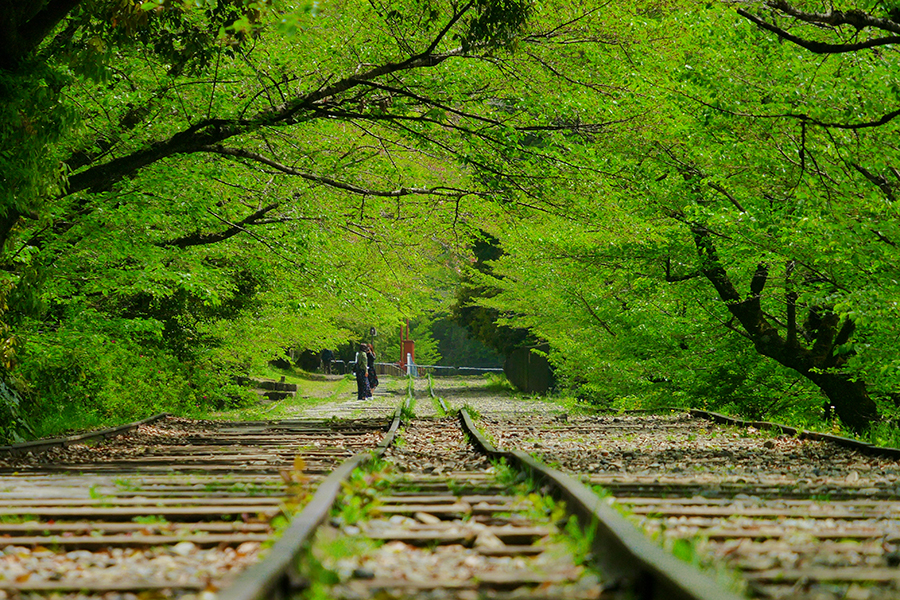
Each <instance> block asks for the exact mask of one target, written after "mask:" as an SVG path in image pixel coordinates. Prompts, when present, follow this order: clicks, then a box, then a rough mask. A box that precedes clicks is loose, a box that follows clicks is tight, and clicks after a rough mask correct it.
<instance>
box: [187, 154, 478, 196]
mask: <svg viewBox="0 0 900 600" xmlns="http://www.w3.org/2000/svg"><path fill="white" fill-rule="evenodd" d="M197 152H210V153H212V154H220V155H222V156H231V157H235V158H246V159H248V160H253V161H256V162H259V163H262V164H264V165H268V166H270V167H272V168H273V169H277V170H278V171H281V172H282V173H285V174H287V175H294V176H296V177H300V178H302V179H305V180H307V181H312V182H314V183H320V184H322V185H327V186H329V187H333V188H337V189H340V190H344V191H347V192H350V193H353V194H358V195H361V196H379V197H383V198H397V197H400V196H412V195H428V196H448V197H459V196H467V195H470V194H476V193H477V192H474V191H472V190H462V189H458V188H451V187H444V186H438V187H433V188H423V187H418V188H407V187H402V188H399V189H396V190H374V189H369V188H363V187H359V186H357V185H353V184H352V183H345V182H343V181H338V180H337V179H332V178H331V177H325V176H324V175H315V174H313V173H307V172H305V171H300V170H299V169H295V168H293V167H289V166H287V165H284V164H281V163H280V162H278V161H275V160H272V159H271V158H267V157H265V156H263V155H261V154H257V153H256V152H250V151H249V150H244V149H243V148H227V147H225V146H205V147H202V148H198V149H197Z"/></svg>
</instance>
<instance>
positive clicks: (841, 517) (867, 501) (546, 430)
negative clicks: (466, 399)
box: [481, 414, 900, 600]
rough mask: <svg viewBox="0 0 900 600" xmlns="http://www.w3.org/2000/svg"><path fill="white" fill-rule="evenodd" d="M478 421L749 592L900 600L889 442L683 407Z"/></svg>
mask: <svg viewBox="0 0 900 600" xmlns="http://www.w3.org/2000/svg"><path fill="white" fill-rule="evenodd" d="M481 424H482V425H483V426H484V427H485V428H486V430H487V431H488V432H489V433H490V434H491V435H492V436H494V438H495V439H498V440H500V441H499V445H501V446H503V445H515V446H517V447H520V448H523V449H525V450H527V451H529V452H533V453H535V454H536V455H537V456H539V457H540V458H541V460H544V461H546V462H552V463H554V464H557V465H559V466H560V468H561V469H562V470H564V471H567V472H570V473H573V474H577V475H578V476H579V477H580V478H581V479H582V480H583V481H585V482H588V483H591V484H593V485H596V486H602V488H603V490H605V493H607V494H609V495H610V498H609V500H608V501H609V503H610V504H611V505H612V506H615V507H617V508H619V509H620V510H622V511H623V512H624V513H626V514H628V515H630V518H631V519H632V521H633V522H635V523H636V524H637V525H638V526H640V527H641V528H642V529H644V531H645V532H647V533H648V534H649V535H650V536H653V537H656V538H658V539H660V540H662V541H663V542H664V544H665V546H666V547H667V548H669V549H671V550H673V551H674V552H676V553H679V554H681V555H683V556H685V557H687V558H689V559H691V560H694V561H695V562H699V563H703V564H707V565H708V564H710V563H713V562H717V563H724V564H725V565H727V566H728V567H730V568H733V569H735V571H736V572H738V573H740V577H741V578H742V579H743V581H744V582H745V585H746V588H747V593H748V595H750V596H751V597H757V598H792V599H794V598H796V599H810V600H812V599H813V598H815V599H817V600H830V599H837V598H850V599H853V600H866V599H869V600H876V599H886V598H898V597H900V569H898V565H900V463H898V462H897V459H896V458H895V456H894V455H895V454H896V453H895V452H893V451H890V450H888V451H885V452H884V454H885V456H878V455H877V454H878V453H879V452H881V451H879V450H876V449H872V448H871V447H867V446H866V445H865V444H860V445H858V446H856V447H852V444H849V443H848V442H847V440H842V439H840V438H836V439H831V440H829V439H827V438H828V436H821V437H822V439H818V440H816V439H800V437H802V436H800V435H797V434H798V433H799V432H793V433H794V435H784V434H783V433H782V432H780V431H775V432H765V431H761V430H759V429H758V428H755V427H734V426H731V425H728V424H716V423H714V422H711V421H709V420H708V419H704V418H692V417H691V416H690V415H686V414H673V415H670V416H662V417H660V416H655V417H651V416H647V417H638V416H601V417H581V416H571V415H565V417H563V416H562V415H556V416H544V417H541V416H536V417H535V418H532V419H530V421H529V422H528V423H527V424H523V423H522V422H521V421H520V420H510V419H506V418H503V417H499V418H491V417H490V416H488V417H487V418H486V419H485V420H483V421H482V422H481ZM778 433H782V434H781V435H778Z"/></svg>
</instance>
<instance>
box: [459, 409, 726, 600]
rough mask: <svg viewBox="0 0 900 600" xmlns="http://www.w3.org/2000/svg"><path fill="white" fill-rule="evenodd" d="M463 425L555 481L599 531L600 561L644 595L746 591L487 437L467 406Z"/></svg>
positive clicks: (675, 598) (704, 597) (708, 597)
mask: <svg viewBox="0 0 900 600" xmlns="http://www.w3.org/2000/svg"><path fill="white" fill-rule="evenodd" d="M459 416H460V420H461V422H462V426H463V430H464V431H465V432H466V433H467V435H469V436H470V439H471V440H472V442H473V443H474V444H475V445H476V446H478V447H480V448H481V449H482V450H483V451H484V452H485V453H486V454H488V455H489V456H490V457H492V458H498V459H500V458H502V459H506V460H507V461H508V462H509V463H511V464H512V466H514V467H515V468H519V469H520V470H525V471H528V472H530V473H531V474H532V476H534V477H536V478H537V479H540V480H542V481H544V482H546V483H548V484H550V485H551V486H552V488H553V489H554V490H555V491H556V493H557V494H558V495H560V496H561V497H562V498H563V499H564V500H565V501H566V505H567V507H568V510H569V511H571V512H573V513H574V514H575V515H576V516H577V517H578V518H579V520H580V522H581V525H582V527H583V528H584V529H585V530H586V531H592V532H593V539H592V546H593V550H594V554H595V557H596V559H597V561H598V566H599V567H600V570H601V572H604V573H605V574H606V575H607V576H609V577H611V578H617V577H618V578H621V577H623V576H624V578H625V579H626V581H623V582H622V583H624V584H625V585H626V586H627V587H629V588H631V589H632V590H633V591H634V592H635V595H636V597H638V598H641V599H642V600H650V599H654V600H738V599H739V598H741V596H738V595H736V594H735V593H733V592H731V591H728V590H726V589H724V588H722V587H721V586H719V585H718V584H717V583H716V582H715V581H713V580H712V579H711V578H709V577H707V576H706V575H703V574H702V573H700V572H698V571H697V570H695V569H693V568H692V567H690V566H688V565H687V564H685V563H683V562H681V561H679V560H678V559H676V558H675V557H674V556H672V555H670V554H668V553H667V552H665V551H664V550H663V549H662V548H660V547H659V546H658V545H656V544H655V543H653V542H652V541H650V540H649V539H647V537H646V536H645V535H644V534H643V533H641V532H639V531H638V530H637V529H636V528H635V527H634V526H633V525H632V524H631V523H629V522H628V521H627V520H626V519H625V518H624V517H622V516H621V515H620V514H619V513H617V512H616V511H615V510H614V509H613V508H612V507H610V506H608V505H607V504H606V503H605V502H603V500H602V499H601V498H599V497H598V496H597V495H596V494H594V493H593V492H592V491H591V490H590V489H588V488H587V487H586V486H585V485H583V484H582V483H580V482H579V481H577V480H575V479H573V478H572V477H570V476H568V475H566V474H565V473H562V472H561V471H558V470H556V469H553V468H551V467H548V466H547V465H545V464H543V463H541V462H539V461H537V460H535V459H534V458H532V457H531V456H529V455H528V454H526V453H524V452H522V451H519V450H512V451H501V450H498V449H497V448H495V447H494V446H493V445H492V444H491V443H490V442H489V441H488V440H487V439H485V438H484V436H482V435H481V434H480V432H479V431H478V429H477V428H476V427H475V424H474V423H473V422H472V418H471V417H470V416H469V413H468V412H467V411H466V410H465V408H462V409H460V411H459Z"/></svg>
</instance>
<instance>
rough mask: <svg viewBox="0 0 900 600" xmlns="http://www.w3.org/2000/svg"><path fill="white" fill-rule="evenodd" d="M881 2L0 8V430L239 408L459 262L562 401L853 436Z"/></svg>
mask: <svg viewBox="0 0 900 600" xmlns="http://www.w3.org/2000/svg"><path fill="white" fill-rule="evenodd" d="M829 6H830V5H829ZM895 13H896V11H895V10H893V9H891V8H890V7H886V5H884V4H883V3H869V4H866V3H857V4H854V5H853V6H848V7H843V8H841V9H838V8H835V7H832V8H825V7H824V5H823V6H819V5H818V3H816V2H802V3H800V2H796V3H788V2H781V1H778V2H751V3H742V4H741V5H740V8H738V9H735V8H734V6H732V5H731V4H728V3H702V4H699V3H694V2H688V1H686V0H684V1H682V0H678V1H676V2H674V3H673V2H658V1H651V0H648V1H646V2H638V3H634V2H628V3H626V2H619V1H614V2H610V3H605V4H603V5H596V4H593V3H588V2H574V3H572V2H565V3H563V2H546V3H540V4H537V3H532V2H530V1H528V0H472V1H470V2H462V3H460V2H456V1H451V0H447V1H423V0H403V1H401V2H350V3H347V2H341V3H337V2H321V1H320V2H287V1H282V0H273V1H256V2H254V1H250V0H204V1H196V2H180V1H179V2H176V1H174V0H145V1H129V2H118V1H112V0H81V1H78V0H46V1H44V2H38V3H32V5H31V6H28V7H24V6H22V4H21V3H18V2H11V1H4V2H0V23H3V25H2V27H0V39H2V40H3V42H4V44H3V45H2V46H0V48H2V50H0V99H2V103H0V142H2V148H3V151H2V152H0V176H2V178H3V185H2V191H0V194H2V196H0V207H2V215H0V239H2V241H3V246H2V255H0V263H2V265H3V290H4V292H3V294H4V298H5V303H4V304H5V307H4V308H3V315H2V322H3V323H4V329H3V331H2V332H0V333H2V335H0V337H2V338H3V340H2V342H3V343H2V344H0V351H2V352H3V358H4V360H3V364H4V378H3V379H4V388H3V389H4V390H6V391H4V392H3V393H2V394H0V396H2V397H3V398H4V400H3V403H4V405H5V407H6V408H5V409H4V410H5V411H6V413H7V415H8V418H7V420H8V421H9V423H10V425H9V426H7V428H6V429H5V430H4V432H3V433H4V434H5V435H6V436H7V437H9V436H13V435H21V434H22V433H23V431H22V428H23V427H24V423H25V421H27V418H26V416H24V415H28V414H31V415H33V416H34V419H36V420H38V421H41V422H52V421H53V419H58V420H61V419H65V418H67V417H66V415H68V414H70V413H71V412H72V411H81V412H86V413H96V414H98V415H103V414H132V413H139V412H141V411H147V410H148V409H150V408H153V407H164V406H165V407H172V406H176V407H180V409H181V410H191V409H192V407H197V406H198V405H207V404H215V403H225V402H236V401H240V399H239V398H240V391H239V390H235V389H234V388H233V386H230V385H229V383H228V382H229V381H231V380H232V377H233V376H234V375H235V374H243V373H246V371H247V370H248V369H249V368H251V366H252V365H253V364H257V363H259V362H261V361H265V360H268V358H270V357H272V356H273V355H274V354H275V353H277V352H279V350H280V349H281V348H285V347H294V346H296V347H300V348H311V349H318V348H320V347H325V346H337V345H338V344H339V343H341V342H343V341H345V340H347V339H350V338H353V337H354V336H360V335H361V334H362V333H363V332H365V331H368V329H369V327H370V326H375V327H377V328H378V329H379V330H391V329H392V328H394V327H395V326H396V325H397V324H398V323H399V322H400V321H401V320H402V319H405V318H407V317H411V316H416V315H424V314H425V313H428V312H430V311H433V310H438V309H443V310H446V306H447V304H448V303H449V302H450V300H451V298H452V296H453V292H452V290H453V289H454V287H455V286H456V285H457V282H458V281H459V280H460V278H461V277H463V276H465V277H468V278H469V281H470V285H471V286H473V287H471V288H470V290H474V291H477V292H478V293H479V294H481V295H482V297H481V298H480V299H479V298H476V297H475V296H476V295H477V294H474V293H470V294H468V296H467V297H466V298H465V302H464V303H463V305H461V306H460V307H458V308H457V309H456V310H457V311H458V312H462V313H465V312H466V311H469V312H470V313H471V311H473V310H474V309H473V308H472V307H473V306H475V305H480V306H481V307H482V309H479V310H483V311H486V312H481V313H478V314H479V315H480V316H479V319H481V321H484V319H483V318H482V317H484V316H485V315H489V316H491V318H492V319H499V320H498V321H496V323H498V324H499V325H501V326H511V327H512V328H513V329H521V330H522V332H523V333H522V335H527V336H531V338H533V339H540V340H542V341H546V342H547V343H548V344H549V348H550V350H549V355H550V358H551V361H552V362H553V363H554V364H555V366H556V367H557V369H558V371H559V372H560V373H561V374H562V375H563V377H562V380H563V381H566V382H568V384H569V385H571V386H573V389H576V390H577V391H578V393H579V394H581V395H582V396H583V397H585V399H586V400H587V401H590V402H593V403H596V404H610V405H622V406H624V404H623V403H625V404H627V403H629V402H630V403H640V402H644V403H646V402H650V401H653V402H659V403H669V404H678V405H684V406H693V405H712V406H717V407H727V408H728V409H729V410H734V411H737V412H743V413H745V414H753V415H758V416H772V415H784V414H791V415H794V416H796V417H797V418H801V419H810V420H811V419H814V418H817V417H816V415H817V413H818V412H819V411H820V409H821V405H822V403H823V399H824V401H825V402H826V405H827V406H828V408H827V410H826V412H829V411H831V410H832V407H833V410H834V411H836V414H837V415H838V416H839V417H840V419H841V421H842V422H843V423H844V424H845V425H846V426H848V427H850V428H852V429H857V430H862V429H865V428H866V427H867V426H868V425H869V424H870V423H871V422H872V421H874V420H877V419H878V418H879V416H880V415H881V414H882V413H885V412H887V413H890V412H891V411H892V410H893V400H894V399H897V398H898V396H897V394H898V393H900V390H898V387H900V356H898V349H897V347H896V343H895V340H896V327H897V323H898V320H897V317H898V315H897V298H898V292H900V290H898V284H897V281H898V279H900V278H898V276H897V274H896V272H895V271H896V265H897V264H898V261H897V260H896V256H897V243H900V242H898V240H900V232H898V231H896V229H897V227H898V225H897V223H898V220H897V218H896V217H897V215H896V206H895V204H896V202H895V194H896V191H895V186H896V185H897V182H898V180H900V173H898V171H897V167H896V165H895V163H896V162H897V161H896V157H895V154H896V149H895V148H894V146H895V145H896V144H895V137H896V136H895V135H893V134H895V133H896V132H895V128H896V124H895V117H896V115H897V114H900V111H898V110H897V108H896V96H897V94H898V89H900V87H898V85H897V78H896V75H895V73H896V72H897V69H896V67H897V65H896V60H897V55H896V51H895V50H894V49H893V46H892V44H893V43H894V42H895V40H894V36H896V35H897V31H896V30H897V29H900V25H898V24H897V23H898V22H897V21H894V20H893V19H894V18H896V17H898V15H897V14H895ZM484 234H487V235H489V236H492V238H493V239H495V240H496V247H497V249H498V250H501V252H499V253H498V254H497V255H496V259H495V260H493V261H492V262H491V263H489V265H486V264H484V263H482V262H479V263H478V266H479V268H478V269H476V270H475V271H471V273H472V274H470V275H466V273H469V272H470V265H472V264H473V261H475V256H474V254H473V249H474V248H476V241H477V240H478V239H483V237H482V236H483V235H484ZM471 314H474V313H471ZM423 322H428V319H427V318H426V319H425V321H423ZM487 325H488V322H487V321H484V322H481V323H480V325H479V327H481V328H482V329H484V327H485V326H487ZM513 329H508V330H507V331H513ZM526 332H527V333H526ZM482 333H484V331H483V332H482ZM485 335H487V334H485ZM16 390H18V391H16ZM7 392H8V393H7Z"/></svg>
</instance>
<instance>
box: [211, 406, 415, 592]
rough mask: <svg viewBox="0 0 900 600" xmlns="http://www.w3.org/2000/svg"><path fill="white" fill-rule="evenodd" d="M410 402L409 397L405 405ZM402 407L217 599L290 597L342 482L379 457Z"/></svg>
mask: <svg viewBox="0 0 900 600" xmlns="http://www.w3.org/2000/svg"><path fill="white" fill-rule="evenodd" d="M408 405H409V398H407V399H406V400H405V402H404V406H408ZM401 415H402V410H401V409H399V408H398V409H397V410H396V411H395V412H394V417H393V420H392V421H391V426H390V428H389V429H388V431H387V432H386V433H385V436H384V438H383V439H382V441H381V442H380V443H379V444H378V446H377V447H376V448H375V450H373V451H372V452H361V453H359V454H356V455H354V456H352V457H350V458H349V459H347V460H345V461H344V462H343V463H341V464H340V466H338V467H337V468H336V469H335V470H334V471H332V472H331V474H330V475H328V476H327V477H326V478H325V479H324V480H323V481H322V482H321V483H320V484H319V487H318V488H316V493H315V494H314V495H313V498H312V500H310V502H309V503H308V504H307V505H306V506H305V507H304V508H303V510H302V511H300V513H299V514H297V515H295V516H294V517H293V518H292V519H291V523H290V525H289V526H288V528H287V529H286V530H285V531H284V533H283V534H282V536H281V537H280V538H279V539H278V541H276V542H275V544H273V545H272V547H271V548H270V550H269V553H268V554H267V555H266V557H265V558H264V559H263V560H261V561H259V562H258V563H256V564H254V565H253V566H251V567H249V568H247V569H246V570H245V571H244V572H243V573H241V574H240V575H239V576H238V578H237V579H235V581H234V582H232V583H231V585H229V586H228V587H226V588H224V589H222V590H220V591H219V593H218V594H217V600H264V599H266V600H271V599H275V598H289V597H291V595H292V594H293V593H294V592H296V591H297V590H298V589H300V588H302V587H303V586H304V582H303V581H302V580H301V579H300V578H299V576H298V575H297V569H296V567H297V566H298V563H299V560H300V556H301V555H302V553H303V551H304V550H305V548H306V547H307V545H308V544H309V543H310V541H311V540H312V536H313V535H314V534H315V532H316V529H317V528H318V527H319V525H321V524H322V522H324V521H325V519H326V518H327V517H328V513H329V511H330V510H331V507H332V506H333V505H334V503H335V502H336V501H337V498H338V495H339V494H340V492H341V489H342V486H343V484H344V482H345V481H347V479H349V477H350V474H351V473H353V471H354V470H356V469H357V468H359V467H362V466H364V465H365V464H366V463H368V462H370V461H371V460H374V459H376V458H380V457H381V456H382V455H383V454H384V452H385V451H386V450H387V448H388V447H389V446H390V445H391V444H392V443H393V442H394V438H395V437H396V435H397V430H398V429H399V427H400V422H401Z"/></svg>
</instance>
